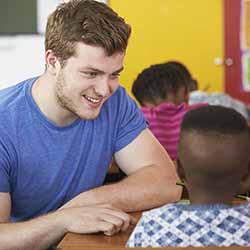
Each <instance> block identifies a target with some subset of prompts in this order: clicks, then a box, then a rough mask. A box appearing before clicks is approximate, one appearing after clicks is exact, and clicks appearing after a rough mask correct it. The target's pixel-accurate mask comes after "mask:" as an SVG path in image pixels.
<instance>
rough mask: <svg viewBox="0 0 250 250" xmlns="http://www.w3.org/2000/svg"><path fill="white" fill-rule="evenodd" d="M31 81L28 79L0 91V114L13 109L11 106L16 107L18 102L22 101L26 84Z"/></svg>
mask: <svg viewBox="0 0 250 250" xmlns="http://www.w3.org/2000/svg"><path fill="white" fill-rule="evenodd" d="M31 80H32V79H28V80H25V81H22V82H20V83H17V84H15V85H12V86H9V87H7V88H4V89H1V90H0V112H3V111H5V110H7V109H9V108H11V107H13V105H16V107H18V106H19V103H20V101H22V98H23V97H24V96H25V89H26V87H27V84H29V83H30V82H31Z"/></svg>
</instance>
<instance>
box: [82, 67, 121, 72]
mask: <svg viewBox="0 0 250 250" xmlns="http://www.w3.org/2000/svg"><path fill="white" fill-rule="evenodd" d="M123 69H124V67H121V68H120V69H118V70H116V71H114V72H112V73H111V74H118V73H120V72H121V71H123ZM84 70H92V71H95V72H98V73H101V74H104V73H105V72H104V71H102V70H99V69H96V68H93V67H86V68H85V69H82V70H81V71H84Z"/></svg>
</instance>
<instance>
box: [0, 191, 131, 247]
mask: <svg viewBox="0 0 250 250" xmlns="http://www.w3.org/2000/svg"><path fill="white" fill-rule="evenodd" d="M8 197H10V196H9V194H7V193H0V204H5V207H1V214H0V215H3V216H2V217H1V216H0V221H1V223H0V250H45V249H47V248H48V247H50V246H51V245H52V244H54V243H55V242H58V241H59V240H60V239H61V238H62V237H63V236H64V234H65V233H67V232H74V233H94V232H104V233H105V234H106V235H113V234H115V233H117V232H118V231H120V230H123V231H124V230H126V229H127V228H128V226H129V224H130V223H134V221H133V219H132V218H131V217H130V216H129V215H127V214H125V213H123V212H121V211H119V210H117V209H114V208H112V207H110V206H107V205H102V206H92V207H87V206H86V207H78V208H69V209H62V210H60V211H57V212H54V213H50V214H48V215H45V216H41V217H38V218H36V219H33V220H30V221H26V222H18V223H10V222H6V221H7V219H9V218H7V217H6V216H5V215H6V214H9V213H10V210H9V211H7V210H8V208H10V204H8ZM9 200H10V199H9ZM3 211H4V212H3ZM3 221H4V222H3Z"/></svg>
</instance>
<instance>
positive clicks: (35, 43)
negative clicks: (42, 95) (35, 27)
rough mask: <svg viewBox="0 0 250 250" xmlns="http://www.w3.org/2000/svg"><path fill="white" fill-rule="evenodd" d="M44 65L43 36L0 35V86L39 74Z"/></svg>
mask: <svg viewBox="0 0 250 250" xmlns="http://www.w3.org/2000/svg"><path fill="white" fill-rule="evenodd" d="M44 65H45V60H44V36H42V35H25V36H2V37H0V88H3V87H7V86H10V85H13V84H16V83H18V82H20V81H22V80H24V79H27V78H30V77H33V76H36V75H40V74H41V73H43V72H44V69H45V66H44Z"/></svg>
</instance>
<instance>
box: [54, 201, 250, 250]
mask: <svg viewBox="0 0 250 250" xmlns="http://www.w3.org/2000/svg"><path fill="white" fill-rule="evenodd" d="M234 203H235V204H238V203H243V201H242V200H236V201H235V202H234ZM131 215H132V216H134V217H135V218H137V219H139V218H140V216H141V212H136V213H131ZM133 228H134V226H131V227H130V228H129V230H127V231H126V232H120V233H118V234H116V235H114V236H105V235H103V234H102V233H99V234H89V235H81V234H73V233H68V234H67V235H66V236H65V237H64V238H63V240H62V241H61V242H60V244H59V245H58V248H57V250H98V249H99V250H122V249H132V248H125V244H126V242H127V240H128V238H129V236H130V234H131V232H132V230H133ZM134 249H154V250H159V249H169V250H170V249H171V250H175V249H179V250H183V249H184V250H191V249H195V250H205V249H209V250H223V249H226V250H246V249H249V250H250V246H249V247H187V248H180V247H165V248H159V247H156V248H134Z"/></svg>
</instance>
